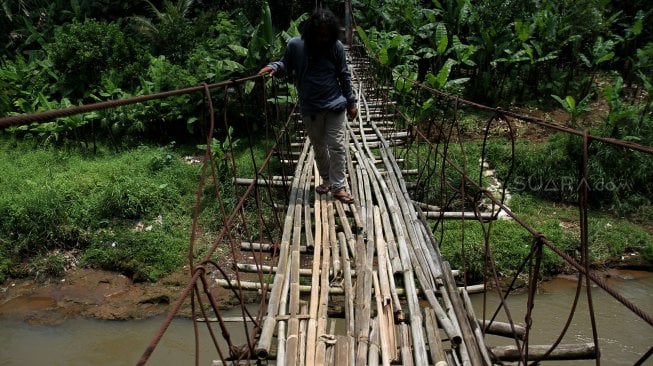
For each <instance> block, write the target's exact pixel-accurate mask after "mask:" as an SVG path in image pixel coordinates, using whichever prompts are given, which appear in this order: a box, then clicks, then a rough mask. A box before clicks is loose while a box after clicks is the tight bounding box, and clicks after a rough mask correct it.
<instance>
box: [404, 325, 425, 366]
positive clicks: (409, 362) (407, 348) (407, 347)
mask: <svg viewBox="0 0 653 366" xmlns="http://www.w3.org/2000/svg"><path fill="white" fill-rule="evenodd" d="M399 334H400V335H401V362H402V364H403V365H404V366H413V365H415V359H414V358H413V354H412V353H411V343H413V344H414V343H415V340H412V341H411V339H410V334H411V332H410V330H409V329H408V324H406V323H401V324H399ZM420 365H427V363H423V364H419V363H418V364H417V366H420Z"/></svg>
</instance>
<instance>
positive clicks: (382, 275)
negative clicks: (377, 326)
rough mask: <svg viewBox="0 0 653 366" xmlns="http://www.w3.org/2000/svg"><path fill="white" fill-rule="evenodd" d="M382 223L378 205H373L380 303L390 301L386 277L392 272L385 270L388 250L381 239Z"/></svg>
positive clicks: (388, 283)
mask: <svg viewBox="0 0 653 366" xmlns="http://www.w3.org/2000/svg"><path fill="white" fill-rule="evenodd" d="M382 225H383V224H382V222H381V214H380V212H379V206H374V239H375V240H374V241H375V242H376V258H377V263H378V265H377V268H378V269H377V271H378V278H379V284H380V285H379V286H378V287H377V289H378V290H379V292H380V294H378V296H380V297H381V303H382V304H383V305H385V304H388V303H389V302H390V301H391V297H390V280H389V279H388V276H389V275H390V276H391V275H392V274H388V272H387V269H388V266H387V260H386V257H387V255H386V253H387V252H388V249H387V245H386V242H385V240H383V228H382Z"/></svg>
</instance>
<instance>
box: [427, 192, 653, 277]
mask: <svg viewBox="0 0 653 366" xmlns="http://www.w3.org/2000/svg"><path fill="white" fill-rule="evenodd" d="M510 208H511V210H512V211H513V212H514V213H515V214H517V215H518V216H519V217H520V218H521V219H523V220H524V221H525V222H526V223H527V225H529V226H530V227H532V228H533V229H535V230H536V231H537V232H540V233H542V234H543V235H545V236H546V237H547V238H548V239H549V240H550V241H551V242H553V244H554V245H555V246H556V247H558V248H559V249H560V250H562V251H563V252H565V253H567V254H569V255H571V256H572V257H574V258H576V259H578V257H579V253H580V249H579V248H580V231H579V230H580V229H579V228H580V227H579V224H578V222H579V219H578V217H579V213H578V209H577V208H576V207H574V206H573V205H567V204H560V203H556V202H552V201H548V200H545V199H542V198H539V197H537V196H533V195H531V194H516V195H514V196H513V199H512V201H511V203H510ZM485 229H486V230H488V226H487V225H486V226H485ZM489 230H491V240H490V248H491V251H492V254H493V258H494V259H495V261H496V265H497V270H498V271H499V273H500V274H502V275H514V274H515V273H516V271H517V270H518V269H519V267H520V265H521V263H522V261H523V260H524V258H526V257H527V256H528V254H529V252H530V248H531V241H532V236H531V235H530V233H529V232H527V231H526V230H525V229H523V228H522V227H521V226H520V225H519V224H518V223H517V222H515V221H512V220H498V221H495V222H493V223H492V226H491V228H489ZM436 237H438V238H439V239H440V240H441V247H440V249H441V252H442V255H443V257H444V259H445V260H448V261H450V262H451V264H452V266H453V267H457V268H463V267H464V264H466V265H467V269H468V276H469V277H470V279H472V280H474V279H480V278H482V274H483V271H484V268H483V258H484V253H485V245H484V243H485V241H484V239H483V238H484V237H483V230H482V228H481V225H480V224H479V223H478V222H476V221H465V222H464V224H463V223H462V222H460V221H453V220H452V221H446V222H444V226H443V227H442V226H441V227H439V228H438V231H437V232H436ZM463 237H464V251H463V249H462V248H463V245H461V241H462V239H463ZM588 243H589V255H590V261H591V264H592V266H593V267H594V268H597V269H601V268H604V267H607V266H611V265H614V264H617V263H618V262H620V258H621V256H622V255H627V254H631V253H636V254H639V255H641V258H642V259H643V260H644V261H648V262H649V263H653V235H651V233H649V232H648V231H647V230H646V228H644V227H642V226H640V225H638V224H637V223H634V222H632V221H630V220H627V219H624V218H619V217H615V216H612V215H609V214H606V213H603V212H600V211H590V212H589V226H588ZM463 255H464V262H463ZM542 266H543V267H542V269H543V273H544V274H545V275H553V274H556V273H560V272H561V271H566V270H568V269H569V266H568V265H566V263H565V262H564V261H563V260H562V259H561V258H560V257H559V256H558V255H557V254H555V253H554V252H553V251H552V250H550V249H549V248H546V247H545V250H544V258H543V262H542Z"/></svg>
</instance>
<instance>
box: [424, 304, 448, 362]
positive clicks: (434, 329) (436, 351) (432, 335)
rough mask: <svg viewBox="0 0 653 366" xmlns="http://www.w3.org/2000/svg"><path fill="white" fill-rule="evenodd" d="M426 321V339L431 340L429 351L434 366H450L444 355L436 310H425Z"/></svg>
mask: <svg viewBox="0 0 653 366" xmlns="http://www.w3.org/2000/svg"><path fill="white" fill-rule="evenodd" d="M424 319H425V325H426V337H427V338H428V340H429V351H430V353H431V360H432V361H433V365H434V366H448V363H447V359H446V356H445V355H444V346H443V345H442V339H441V338H440V329H439V328H438V322H437V317H436V316H435V310H433V309H431V308H426V309H424Z"/></svg>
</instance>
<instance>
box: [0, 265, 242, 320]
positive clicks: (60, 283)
mask: <svg viewBox="0 0 653 366" xmlns="http://www.w3.org/2000/svg"><path fill="white" fill-rule="evenodd" d="M189 278H190V274H189V270H188V268H182V269H180V270H179V271H177V272H175V273H173V274H171V275H169V276H167V277H165V278H162V279H161V280H159V281H158V282H157V283H134V282H132V281H131V280H130V279H129V278H127V277H125V276H124V275H121V274H119V273H114V272H107V271H98V270H90V269H83V268H78V269H75V270H72V271H68V272H67V273H66V275H65V277H64V278H61V279H51V280H48V281H45V282H34V281H33V280H30V279H17V280H16V279H10V280H8V281H6V282H5V283H3V284H2V285H1V286H0V316H5V317H12V318H19V319H24V320H26V321H28V322H30V323H36V324H57V323H60V322H63V321H65V320H66V319H69V318H73V317H80V316H81V317H90V318H97V319H105V320H123V319H143V318H148V317H152V316H156V315H160V314H167V312H168V311H169V310H170V308H171V306H170V305H171V304H174V303H175V302H176V301H177V300H178V298H179V296H180V293H181V292H182V291H183V289H184V288H185V286H186V284H187V282H188V280H189ZM211 282H214V281H211ZM211 292H212V293H213V295H214V298H215V299H216V300H217V301H218V305H220V306H223V307H230V306H233V304H232V303H233V301H234V298H233V296H230V293H228V292H227V291H226V290H224V289H222V288H219V287H215V288H211ZM190 313H191V308H190V301H186V302H185V303H184V305H183V306H182V309H181V311H180V313H179V315H180V316H189V315H190Z"/></svg>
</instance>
